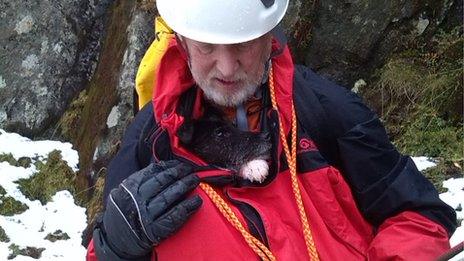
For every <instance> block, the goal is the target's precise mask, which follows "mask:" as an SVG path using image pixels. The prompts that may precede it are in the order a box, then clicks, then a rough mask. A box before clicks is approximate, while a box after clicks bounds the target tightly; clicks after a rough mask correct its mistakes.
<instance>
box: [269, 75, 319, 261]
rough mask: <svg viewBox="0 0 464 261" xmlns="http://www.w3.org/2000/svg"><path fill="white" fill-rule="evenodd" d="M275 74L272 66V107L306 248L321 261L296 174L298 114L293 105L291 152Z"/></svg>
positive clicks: (314, 257)
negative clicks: (281, 115)
mask: <svg viewBox="0 0 464 261" xmlns="http://www.w3.org/2000/svg"><path fill="white" fill-rule="evenodd" d="M273 76H274V73H273V69H272V66H271V69H270V71H269V90H270V93H271V101H272V107H273V108H274V109H275V110H276V111H277V115H278V116H279V132H280V139H281V140H282V144H283V146H284V151H285V156H286V158H287V163H288V167H289V169H290V177H291V180H292V188H293V194H294V195H295V201H296V204H297V206H298V212H299V214H300V220H301V224H302V225H303V234H304V237H305V242H306V247H307V250H308V254H309V256H310V257H311V260H319V255H318V253H317V250H316V245H315V244H314V240H313V236H312V234H311V229H310V227H309V222H308V218H307V217H306V212H305V208H304V205H303V200H302V199H301V191H300V187H299V184H298V179H297V174H296V172H297V171H296V133H297V128H296V124H297V121H296V113H295V107H294V106H293V103H292V130H291V132H292V140H291V144H292V147H291V148H292V150H291V152H290V149H289V148H288V143H287V139H286V138H285V132H284V128H283V125H282V120H281V118H280V113H279V110H278V108H277V101H276V95H275V90H274V89H275V88H274V77H273Z"/></svg>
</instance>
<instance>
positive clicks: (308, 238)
mask: <svg viewBox="0 0 464 261" xmlns="http://www.w3.org/2000/svg"><path fill="white" fill-rule="evenodd" d="M269 89H270V94H271V101H272V107H273V108H274V110H276V111H277V115H278V116H279V133H280V138H281V141H282V144H283V147H284V151H285V156H286V158H287V163H288V166H289V169H290V176H291V181H292V188H293V194H294V195H295V201H296V204H297V206H298V212H299V214H300V220H301V223H302V226H303V234H304V238H305V243H306V247H307V250H308V254H309V256H310V258H311V260H313V261H316V260H319V256H318V253H317V250H316V246H315V244H314V240H313V237H312V234H311V229H310V226H309V222H308V218H307V217H306V212H305V208H304V205H303V201H302V199H301V192H300V187H299V184H298V179H297V174H296V131H297V128H296V127H297V126H296V124H297V121H296V114H295V108H294V106H293V103H292V126H291V132H292V133H291V135H292V137H291V149H292V150H291V151H290V149H289V147H288V143H287V140H286V138H285V132H284V129H283V125H282V120H281V119H280V114H279V110H278V107H277V101H276V97H275V91H274V89H275V87H274V73H273V69H272V66H271V67H270V71H269ZM200 187H201V189H202V190H203V191H204V192H205V193H206V194H207V195H208V197H209V198H210V199H211V201H212V202H213V203H214V205H215V206H216V207H217V208H218V210H219V211H220V212H221V213H222V215H223V216H224V217H225V218H226V219H227V220H228V221H229V222H230V223H231V224H232V225H233V226H234V227H235V228H236V229H237V230H238V231H239V232H240V233H241V234H242V236H243V238H244V239H245V241H246V242H247V244H248V245H249V246H250V248H251V249H252V250H253V251H254V252H255V253H256V254H257V255H258V256H259V257H261V259H263V260H265V261H268V260H269V261H272V260H276V258H275V256H274V254H273V253H272V252H271V251H270V250H269V249H268V248H267V247H266V246H265V245H264V244H263V243H262V242H261V241H259V240H258V239H256V238H255V237H254V236H252V235H251V234H250V233H249V232H248V231H246V229H245V228H244V227H243V225H242V224H241V223H240V220H239V219H238V218H237V216H236V215H235V213H234V212H233V211H232V209H231V208H230V207H229V205H228V204H227V203H226V202H225V201H224V200H223V199H222V198H221V196H220V195H219V194H218V193H217V192H216V191H215V190H214V189H213V188H212V187H211V186H210V185H208V184H206V183H203V182H202V183H200Z"/></svg>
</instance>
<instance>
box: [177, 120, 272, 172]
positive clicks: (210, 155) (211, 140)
mask: <svg viewBox="0 0 464 261" xmlns="http://www.w3.org/2000/svg"><path fill="white" fill-rule="evenodd" d="M177 136H178V137H179V140H180V142H181V144H182V145H183V146H184V147H185V148H187V149H188V150H190V151H192V152H193V153H195V154H196V155H198V156H199V157H201V158H202V159H203V160H204V161H206V162H207V163H209V164H214V165H216V166H219V167H223V168H229V169H233V170H236V171H238V170H239V169H240V167H241V166H242V165H244V164H246V163H247V162H250V161H252V160H256V159H262V160H266V159H268V158H269V157H270V150H271V143H270V139H269V135H268V134H263V133H253V132H249V131H241V130H239V129H237V128H236V127H234V126H233V125H232V124H230V123H228V122H226V121H224V120H223V119H222V118H220V117H218V116H216V115H207V116H206V117H204V118H200V119H197V120H186V121H185V122H184V123H183V124H182V126H181V127H180V128H179V129H178V131H177Z"/></svg>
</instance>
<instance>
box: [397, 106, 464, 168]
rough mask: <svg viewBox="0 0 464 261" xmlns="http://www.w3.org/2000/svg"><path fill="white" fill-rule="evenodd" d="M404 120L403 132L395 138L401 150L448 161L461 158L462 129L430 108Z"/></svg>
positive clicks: (463, 137)
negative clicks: (408, 119)
mask: <svg viewBox="0 0 464 261" xmlns="http://www.w3.org/2000/svg"><path fill="white" fill-rule="evenodd" d="M419 112H420V113H419V115H413V117H412V118H411V120H410V121H405V123H404V126H403V128H404V129H405V131H404V133H403V134H402V135H401V136H400V137H399V138H398V139H396V140H395V144H396V145H397V146H398V148H400V150H401V151H403V152H404V153H407V154H410V155H421V156H428V157H434V158H436V157H440V158H445V159H447V160H450V161H455V162H456V161H460V160H462V159H463V148H464V129H463V126H462V125H460V126H459V125H458V126H454V125H453V124H452V123H450V122H449V121H446V120H444V119H443V118H441V117H440V116H439V115H438V113H437V112H436V111H433V109H431V108H424V109H421V110H420V111H419Z"/></svg>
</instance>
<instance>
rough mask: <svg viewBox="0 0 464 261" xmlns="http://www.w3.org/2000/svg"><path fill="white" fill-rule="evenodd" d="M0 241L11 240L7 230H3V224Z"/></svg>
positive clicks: (0, 229)
mask: <svg viewBox="0 0 464 261" xmlns="http://www.w3.org/2000/svg"><path fill="white" fill-rule="evenodd" d="M0 242H3V243H8V242H10V238H9V237H8V235H7V234H6V232H5V230H3V228H2V227H1V226H0Z"/></svg>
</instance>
